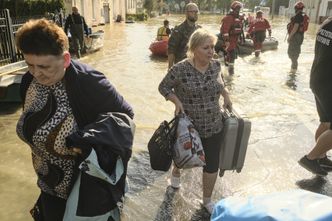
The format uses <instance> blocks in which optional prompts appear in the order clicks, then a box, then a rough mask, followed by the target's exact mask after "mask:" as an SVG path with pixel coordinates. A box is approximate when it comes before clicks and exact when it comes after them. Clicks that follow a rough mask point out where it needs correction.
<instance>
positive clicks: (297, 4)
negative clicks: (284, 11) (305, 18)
mask: <svg viewBox="0 0 332 221" xmlns="http://www.w3.org/2000/svg"><path fill="white" fill-rule="evenodd" d="M294 8H295V9H300V10H302V9H303V8H304V4H303V2H296V3H295V5H294Z"/></svg>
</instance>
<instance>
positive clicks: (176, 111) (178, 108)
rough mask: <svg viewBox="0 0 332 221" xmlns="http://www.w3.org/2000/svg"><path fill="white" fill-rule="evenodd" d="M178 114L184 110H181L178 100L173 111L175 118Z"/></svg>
mask: <svg viewBox="0 0 332 221" xmlns="http://www.w3.org/2000/svg"><path fill="white" fill-rule="evenodd" d="M180 113H184V109H183V106H182V103H181V101H180V100H178V102H176V103H175V111H174V114H175V116H176V115H178V114H180Z"/></svg>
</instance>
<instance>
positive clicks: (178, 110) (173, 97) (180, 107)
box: [167, 93, 184, 116]
mask: <svg viewBox="0 0 332 221" xmlns="http://www.w3.org/2000/svg"><path fill="white" fill-rule="evenodd" d="M167 100H170V101H172V102H173V104H174V105H175V111H174V114H175V116H176V115H178V114H180V113H184V109H183V105H182V102H181V101H180V99H179V98H178V97H177V96H176V95H175V94H174V93H171V94H169V95H168V96H167Z"/></svg>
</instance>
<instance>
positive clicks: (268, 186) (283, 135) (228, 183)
mask: <svg viewBox="0 0 332 221" xmlns="http://www.w3.org/2000/svg"><path fill="white" fill-rule="evenodd" d="M164 18H166V17H158V18H153V19H150V20H149V21H147V22H144V23H143V22H137V23H134V24H125V23H112V24H110V25H106V26H100V27H97V28H95V30H98V29H102V30H104V31H105V35H104V37H105V42H104V48H103V49H102V50H101V51H98V52H96V53H94V54H90V55H87V56H85V57H83V58H82V61H83V62H84V63H88V64H90V65H91V66H93V67H94V68H96V69H97V70H99V71H101V72H103V73H104V74H105V75H106V76H107V77H108V79H109V80H110V81H111V82H112V84H114V85H115V86H116V88H117V90H118V91H119V92H120V93H121V94H122V95H123V96H124V97H125V99H126V100H127V101H128V102H129V103H130V104H131V105H132V106H133V108H134V111H135V122H136V126H137V128H136V134H135V142H134V148H133V151H134V152H133V157H132V158H131V161H130V163H129V169H128V178H129V184H130V189H129V192H128V193H127V194H126V201H125V207H124V211H123V220H125V221H131V220H138V221H149V220H154V221H168V220H169V221H171V220H177V221H186V220H209V216H208V215H207V214H206V212H205V211H204V210H202V209H201V207H200V204H199V200H200V199H201V194H202V193H201V192H202V191H201V186H202V185H201V169H200V168H198V169H192V170H185V171H183V173H182V174H183V175H182V187H181V189H180V190H179V191H173V190H172V188H169V187H168V183H167V179H168V175H169V173H163V172H158V171H153V170H152V169H151V168H150V165H149V157H148V152H147V143H148V141H149V138H150V137H151V135H152V133H153V132H154V129H155V128H156V127H158V125H159V123H160V122H161V121H162V120H170V119H171V118H172V115H173V113H174V105H173V104H172V103H171V102H166V101H165V99H164V98H163V97H162V96H161V95H160V94H159V92H158V85H159V82H160V81H161V79H162V78H163V76H164V75H165V74H166V71H167V66H168V64H167V60H166V58H156V57H152V56H151V53H150V51H149V49H148V47H149V45H150V43H151V41H153V39H154V38H155V35H156V32H157V28H158V27H159V26H161V25H162V21H163V20H164ZM167 19H168V20H169V21H170V26H171V27H174V25H175V24H179V23H180V22H181V21H182V20H183V16H181V15H174V16H173V15H171V16H169V17H167ZM220 20H221V17H220V16H212V15H211V16H210V15H209V16H208V15H200V16H199V21H198V23H199V24H200V25H202V26H203V27H204V28H206V29H208V30H210V31H212V32H214V33H218V32H219V25H220V24H219V23H220ZM287 22H288V20H287V18H274V20H273V21H270V23H271V25H272V36H274V37H276V38H277V39H278V41H279V48H278V50H275V51H267V52H264V53H262V54H261V57H260V58H259V59H255V57H254V55H250V56H245V57H239V58H238V59H237V60H236V62H235V75H234V76H228V73H227V69H226V68H225V67H223V69H222V70H223V74H224V76H225V80H226V83H227V87H228V89H229V91H230V94H231V98H232V101H233V105H234V108H235V109H236V110H238V112H239V113H242V114H243V116H246V117H248V118H249V119H250V120H251V122H252V132H251V137H250V141H249V147H248V152H247V158H246V162H245V166H244V168H243V170H242V172H241V173H240V174H238V173H236V172H235V173H232V172H229V171H227V172H226V173H225V176H224V177H223V178H222V179H221V178H219V179H218V180H217V183H216V187H215V192H214V194H213V196H212V198H213V201H218V200H219V199H221V198H223V197H227V196H231V195H238V196H248V195H257V194H264V193H270V192H275V191H283V190H289V189H293V188H304V189H308V190H312V191H315V192H320V193H324V194H326V195H332V191H331V190H332V186H331V183H330V182H329V179H330V178H331V175H328V176H327V177H326V178H317V177H315V176H312V174H311V173H309V172H307V171H306V170H304V169H302V168H301V167H300V166H299V165H298V163H297V160H298V159H299V158H300V157H302V156H303V155H304V154H305V153H306V152H308V150H309V149H311V147H312V146H313V144H314V132H315V129H316V126H317V125H318V116H317V113H316V108H315V103H314V99H313V95H312V93H311V91H310V89H309V75H310V68H311V64H312V61H313V57H314V55H313V52H314V38H315V31H316V30H317V28H318V26H317V25H314V24H310V26H309V30H308V32H306V33H305V40H304V43H303V45H302V53H301V55H300V58H299V68H298V71H297V73H296V74H290V73H289V70H290V65H291V63H290V59H289V58H288V56H287V42H286V41H284V39H285V35H286V24H287ZM87 102H89V101H87ZM0 105H1V107H0V155H1V156H0V220H1V221H13V220H15V221H27V220H32V219H31V218H30V215H29V209H30V208H31V207H32V206H33V204H34V202H35V200H36V199H37V196H38V194H39V190H38V188H37V186H36V177H35V174H34V172H33V169H32V164H31V156H30V150H29V148H28V146H27V145H25V144H23V142H21V141H20V140H19V139H18V137H17V135H16V132H15V128H16V122H17V120H18V117H19V115H20V112H21V110H20V108H19V107H18V106H14V105H3V104H0Z"/></svg>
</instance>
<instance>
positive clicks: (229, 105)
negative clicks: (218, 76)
mask: <svg viewBox="0 0 332 221" xmlns="http://www.w3.org/2000/svg"><path fill="white" fill-rule="evenodd" d="M221 95H222V96H223V98H224V104H223V108H224V109H228V110H229V111H232V101H231V99H230V97H229V94H228V91H227V89H226V88H224V89H223V90H222V91H221Z"/></svg>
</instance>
